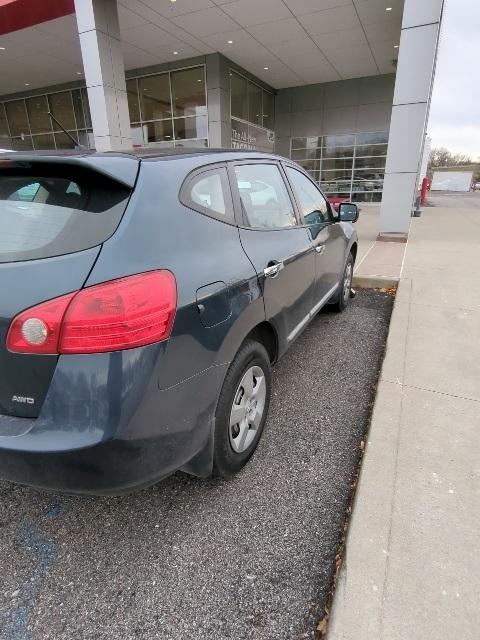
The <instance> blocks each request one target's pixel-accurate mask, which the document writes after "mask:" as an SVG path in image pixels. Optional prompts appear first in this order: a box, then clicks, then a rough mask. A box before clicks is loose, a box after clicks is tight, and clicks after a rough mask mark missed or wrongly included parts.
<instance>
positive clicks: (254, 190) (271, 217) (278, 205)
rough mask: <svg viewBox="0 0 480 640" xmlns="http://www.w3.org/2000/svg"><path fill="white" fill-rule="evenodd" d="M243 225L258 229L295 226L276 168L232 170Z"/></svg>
mask: <svg viewBox="0 0 480 640" xmlns="http://www.w3.org/2000/svg"><path fill="white" fill-rule="evenodd" d="M235 177H236V180H237V186H238V191H239V193H240V202H241V207H242V216H243V219H244V223H245V224H246V225H248V226H250V227H255V228H260V229H276V228H282V227H293V226H295V225H296V224H297V220H296V217H295V212H294V209H293V205H292V201H291V200H290V196H289V193H288V190H287V187H286V185H285V182H284V180H283V178H282V174H281V173H280V169H279V168H278V166H277V165H276V164H262V163H255V164H238V165H236V166H235Z"/></svg>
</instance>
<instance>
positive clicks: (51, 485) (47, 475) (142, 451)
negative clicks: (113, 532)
mask: <svg viewBox="0 0 480 640" xmlns="http://www.w3.org/2000/svg"><path fill="white" fill-rule="evenodd" d="M189 451H190V449H189V447H185V445H184V444H182V443H180V442H174V441H171V442H168V438H161V437H160V438H157V439H156V440H155V441H151V440H149V441H138V440H137V441H131V442H125V441H120V440H111V441H109V442H104V443H101V444H98V445H96V446H93V447H87V448H85V449H78V450H72V451H56V452H38V451H35V452H31V451H16V450H14V449H0V474H1V478H2V479H3V480H9V481H11V482H15V483H19V484H26V485H30V486H33V487H36V488H39V489H47V490H51V491H58V492H61V493H80V494H94V495H110V494H113V495H119V494H122V493H128V492H130V491H134V490H137V489H142V488H143V487H147V486H149V485H151V484H154V483H155V482H157V481H159V480H162V479H163V478H165V477H166V476H168V475H170V474H171V473H173V472H174V471H176V470H177V469H179V468H180V467H181V466H182V465H183V464H184V463H185V462H186V460H185V459H184V458H185V455H188V452H189Z"/></svg>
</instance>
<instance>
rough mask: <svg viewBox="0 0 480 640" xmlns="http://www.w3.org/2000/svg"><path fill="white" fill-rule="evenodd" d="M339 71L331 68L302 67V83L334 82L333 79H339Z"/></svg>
mask: <svg viewBox="0 0 480 640" xmlns="http://www.w3.org/2000/svg"><path fill="white" fill-rule="evenodd" d="M341 78H342V77H341V76H340V74H339V73H337V72H336V71H334V70H333V69H330V70H329V69H318V68H311V69H304V70H303V71H302V80H303V84H316V83H318V82H334V81H335V80H341Z"/></svg>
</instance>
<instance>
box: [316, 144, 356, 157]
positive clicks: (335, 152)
mask: <svg viewBox="0 0 480 640" xmlns="http://www.w3.org/2000/svg"><path fill="white" fill-rule="evenodd" d="M353 150H354V147H353V145H352V146H351V147H324V149H323V157H324V158H353Z"/></svg>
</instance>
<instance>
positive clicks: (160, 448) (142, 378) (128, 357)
mask: <svg viewBox="0 0 480 640" xmlns="http://www.w3.org/2000/svg"><path fill="white" fill-rule="evenodd" d="M164 349H165V345H164V344H162V343H159V344H157V345H151V346H149V347H142V348H140V349H132V350H130V351H126V352H117V353H115V354H96V355H94V356H61V358H60V359H59V363H58V365H57V369H56V371H55V375H54V378H53V380H52V384H51V386H50V389H49V392H48V395H47V398H46V400H45V403H44V405H43V407H42V410H41V412H40V415H39V417H38V418H37V419H27V418H12V417H8V416H0V479H3V480H9V481H12V482H17V483H20V484H28V485H31V486H34V487H38V488H43V489H49V490H53V491H60V492H66V493H91V494H100V495H102V494H120V493H125V492H128V491H132V490H134V489H139V488H142V487H145V486H148V485H150V484H153V483H155V482H156V481H158V480H161V479H162V478H164V477H166V476H168V475H170V474H171V473H173V472H174V471H176V470H177V469H180V468H181V467H183V466H185V465H186V464H187V463H188V462H189V461H191V460H192V458H195V456H197V454H198V453H199V452H202V451H203V450H204V449H205V448H206V447H208V445H209V441H210V434H211V429H212V425H213V420H214V414H215V406H216V402H217V397H218V393H219V389H220V387H221V384H222V380H223V376H224V374H225V366H223V365H219V366H212V367H210V368H209V369H207V370H205V371H202V372H201V373H198V374H197V375H194V376H192V377H191V378H188V379H187V380H184V381H182V382H179V383H177V384H175V385H174V386H172V387H170V388H166V389H160V388H159V382H158V369H159V362H161V360H162V353H163V350H164ZM93 358H95V361H93ZM89 370H90V371H92V370H93V372H94V373H93V374H92V375H91V376H90V377H89V378H88V377H87V376H86V375H85V372H86V371H87V372H88V371H89ZM79 373H80V374H82V375H83V377H79ZM70 391H71V392H70ZM200 459H201V460H202V464H201V465H200V467H198V475H208V473H209V471H210V469H209V465H210V464H211V460H209V458H208V456H207V457H205V456H200ZM195 468H197V467H195Z"/></svg>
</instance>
